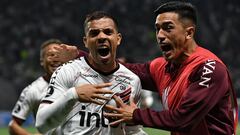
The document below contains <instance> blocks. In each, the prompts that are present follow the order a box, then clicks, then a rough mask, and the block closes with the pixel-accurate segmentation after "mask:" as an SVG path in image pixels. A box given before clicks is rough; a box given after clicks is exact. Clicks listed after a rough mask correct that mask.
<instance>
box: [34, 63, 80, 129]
mask: <svg viewBox="0 0 240 135" xmlns="http://www.w3.org/2000/svg"><path fill="white" fill-rule="evenodd" d="M73 72H74V70H73V69H72V68H71V67H69V66H67V65H66V66H62V67H60V68H58V69H57V70H56V71H55V72H54V74H53V75H52V77H51V80H50V85H49V87H48V93H47V94H46V96H45V98H44V99H43V100H42V103H41V104H40V106H39V109H38V112H37V117H36V127H37V129H38V130H39V132H41V133H46V132H47V131H49V130H51V129H54V128H56V127H57V126H58V125H60V124H61V123H62V122H63V121H64V120H65V118H66V117H67V115H68V114H69V112H70V111H71V110H72V107H73V105H74V104H75V103H76V101H77V98H78V95H77V93H76V90H75V87H72V86H74V85H73V84H72V83H74V76H73ZM71 87H72V88H71ZM49 103H50V104H49Z"/></svg>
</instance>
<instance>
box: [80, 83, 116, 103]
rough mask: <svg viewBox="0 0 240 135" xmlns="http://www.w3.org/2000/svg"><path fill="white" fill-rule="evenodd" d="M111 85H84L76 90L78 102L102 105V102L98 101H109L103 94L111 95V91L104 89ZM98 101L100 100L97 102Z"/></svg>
mask: <svg viewBox="0 0 240 135" xmlns="http://www.w3.org/2000/svg"><path fill="white" fill-rule="evenodd" d="M111 85H112V84H111V83H102V84H95V85H93V84H84V85H81V86H78V87H75V88H76V91H77V94H78V97H79V101H80V102H84V103H89V102H90V103H95V104H99V105H102V104H104V102H102V101H100V100H107V101H108V100H110V97H106V96H104V94H113V91H111V90H107V89H104V88H106V87H109V86H111ZM99 99H100V100H99Z"/></svg>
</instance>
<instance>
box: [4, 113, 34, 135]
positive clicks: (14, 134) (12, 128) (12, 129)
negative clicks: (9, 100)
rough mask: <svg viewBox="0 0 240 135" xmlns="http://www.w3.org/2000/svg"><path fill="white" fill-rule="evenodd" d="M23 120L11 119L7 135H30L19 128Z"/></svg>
mask: <svg viewBox="0 0 240 135" xmlns="http://www.w3.org/2000/svg"><path fill="white" fill-rule="evenodd" d="M23 122H24V120H22V119H19V118H16V117H13V118H12V120H11V121H10V122H9V125H8V126H9V133H10V135H31V134H30V133H29V132H28V131H26V130H25V129H24V128H22V127H21V125H22V123H23Z"/></svg>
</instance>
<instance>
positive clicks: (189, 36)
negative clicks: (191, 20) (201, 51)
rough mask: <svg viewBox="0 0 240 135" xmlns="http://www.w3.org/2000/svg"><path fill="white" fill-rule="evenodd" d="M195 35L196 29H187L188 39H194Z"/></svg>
mask: <svg viewBox="0 0 240 135" xmlns="http://www.w3.org/2000/svg"><path fill="white" fill-rule="evenodd" d="M194 33H195V27H193V26H190V27H188V28H186V39H191V38H193V36H194Z"/></svg>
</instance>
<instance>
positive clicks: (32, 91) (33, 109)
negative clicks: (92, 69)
mask: <svg viewBox="0 0 240 135" xmlns="http://www.w3.org/2000/svg"><path fill="white" fill-rule="evenodd" d="M60 44H62V42H61V41H60V40H58V39H49V40H47V41H45V42H44V43H43V44H42V45H41V49H40V65H41V66H42V67H43V69H44V71H45V74H44V75H42V76H40V77H39V78H38V79H36V80H35V81H34V82H32V83H31V84H30V85H29V86H27V87H26V88H25V89H24V90H23V91H22V93H21V95H20V97H19V99H18V101H17V103H16V105H15V107H14V109H13V111H12V120H11V121H10V123H9V133H10V134H11V135H29V134H30V133H29V132H28V131H26V130H25V129H24V128H23V127H22V124H23V122H24V121H25V120H26V118H27V117H28V116H29V115H30V114H31V113H33V116H34V117H36V114H37V110H38V106H39V104H40V101H41V99H42V98H43V97H44V96H45V94H46V92H47V87H48V83H49V80H50V77H51V75H52V73H53V72H54V71H55V70H56V68H57V67H59V66H60V65H61V64H62V63H63V62H64V61H65V62H66V61H68V60H69V57H72V56H71V55H74V54H72V52H74V51H71V50H73V49H74V48H75V49H76V47H74V46H65V45H60ZM58 48H60V49H61V48H64V49H61V52H58V50H60V49H58ZM56 53H57V54H59V53H60V55H64V56H62V57H61V59H62V61H55V60H53V59H52V57H55V56H54V55H56ZM36 134H38V133H36Z"/></svg>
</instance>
